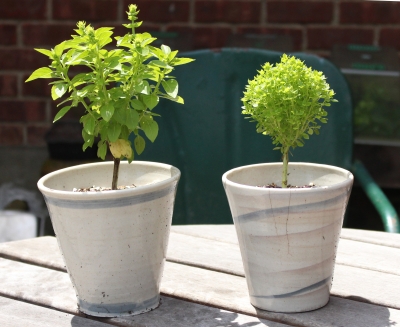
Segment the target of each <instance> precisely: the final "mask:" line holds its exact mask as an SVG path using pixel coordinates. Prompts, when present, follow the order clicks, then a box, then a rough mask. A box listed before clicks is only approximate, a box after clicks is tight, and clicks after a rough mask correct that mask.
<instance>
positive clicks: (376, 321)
mask: <svg viewBox="0 0 400 327" xmlns="http://www.w3.org/2000/svg"><path fill="white" fill-rule="evenodd" d="M344 298H345V299H348V300H352V301H356V302H363V303H367V304H371V305H373V307H371V308H370V310H371V311H370V312H371V313H370V326H374V327H392V326H397V322H395V321H392V320H390V311H389V309H388V308H386V307H384V306H380V305H377V304H375V303H373V302H371V301H370V300H368V299H366V298H363V297H361V296H346V297H344ZM372 312H373V314H372Z"/></svg>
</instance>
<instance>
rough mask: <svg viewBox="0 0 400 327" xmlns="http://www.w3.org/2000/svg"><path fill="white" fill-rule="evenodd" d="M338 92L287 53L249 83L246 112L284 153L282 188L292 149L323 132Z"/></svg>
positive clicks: (267, 66)
mask: <svg viewBox="0 0 400 327" xmlns="http://www.w3.org/2000/svg"><path fill="white" fill-rule="evenodd" d="M334 95H335V92H334V91H333V90H332V89H330V86H329V84H328V83H327V82H326V78H325V76H324V75H323V74H322V72H319V71H316V70H313V69H311V68H309V67H307V66H306V65H305V64H304V62H303V61H301V60H299V59H296V58H295V57H291V56H288V55H286V54H284V55H283V56H282V58H281V62H280V63H277V64H276V65H271V64H270V63H268V62H267V63H265V64H264V65H263V67H262V69H261V70H260V71H259V72H258V74H257V75H256V76H255V77H254V79H253V80H250V81H249V82H248V85H247V86H246V89H245V92H244V97H243V98H242V101H243V107H242V109H243V111H242V113H243V114H244V115H247V116H249V117H248V118H251V119H252V121H254V122H256V123H257V125H256V129H257V132H258V133H262V134H264V135H270V136H271V138H272V143H273V144H274V145H275V146H276V147H275V149H277V150H280V151H281V152H282V158H283V169H282V187H283V188H286V187H287V185H288V182H287V168H288V161H289V151H290V149H294V148H296V147H302V146H303V145H304V141H305V140H307V139H309V136H310V135H313V134H319V129H320V127H321V126H320V124H319V123H326V122H327V118H326V116H327V114H328V113H327V112H326V111H325V109H324V107H329V106H330V105H331V102H337V100H335V99H334V98H333V97H334Z"/></svg>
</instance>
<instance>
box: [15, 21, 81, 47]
mask: <svg viewBox="0 0 400 327" xmlns="http://www.w3.org/2000/svg"><path fill="white" fill-rule="evenodd" d="M74 28H76V25H75V24H69V25H60V24H50V25H38V24H24V25H23V26H22V35H23V36H22V42H23V43H24V44H25V45H29V46H34V47H38V46H50V47H54V46H55V45H56V44H58V43H61V42H62V41H64V40H67V39H70V38H71V35H72V34H76V33H75V32H74Z"/></svg>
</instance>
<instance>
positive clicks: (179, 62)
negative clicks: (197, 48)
mask: <svg viewBox="0 0 400 327" xmlns="http://www.w3.org/2000/svg"><path fill="white" fill-rule="evenodd" d="M194 60H195V59H192V58H175V59H174V60H172V62H171V65H173V66H178V65H184V64H188V63H189V62H192V61H194Z"/></svg>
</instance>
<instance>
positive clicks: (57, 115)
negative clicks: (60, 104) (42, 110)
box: [53, 106, 71, 123]
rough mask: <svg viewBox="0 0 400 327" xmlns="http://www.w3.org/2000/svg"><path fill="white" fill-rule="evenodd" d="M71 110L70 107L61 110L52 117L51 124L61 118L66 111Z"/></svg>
mask: <svg viewBox="0 0 400 327" xmlns="http://www.w3.org/2000/svg"><path fill="white" fill-rule="evenodd" d="M69 109H71V106H66V107H64V108H62V109H61V110H60V111H59V112H57V114H56V115H55V117H54V120H53V123H54V122H56V121H57V120H59V119H60V118H62V117H63V116H64V115H65V114H66V113H67V112H68V111H69Z"/></svg>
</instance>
